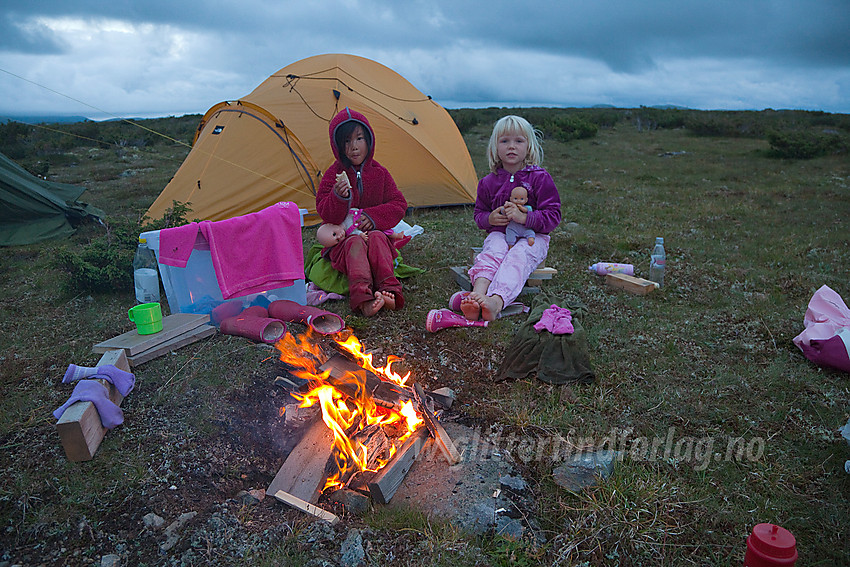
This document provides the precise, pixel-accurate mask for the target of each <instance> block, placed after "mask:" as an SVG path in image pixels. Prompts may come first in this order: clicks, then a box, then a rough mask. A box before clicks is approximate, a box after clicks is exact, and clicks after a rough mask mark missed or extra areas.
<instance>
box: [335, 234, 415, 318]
mask: <svg viewBox="0 0 850 567" xmlns="http://www.w3.org/2000/svg"><path fill="white" fill-rule="evenodd" d="M396 256H398V252H397V251H396V249H395V248H394V247H393V245H392V244H390V239H389V238H387V235H386V234H384V233H383V232H381V231H380V230H373V231H371V232H370V233H369V240H368V242H367V241H366V239H364V238H363V237H361V236H359V235H356V234H353V235H351V236H349V237H347V238H346V239H345V240H343V241H342V242H340V243H339V244H337V245H336V246H334V247H332V248H331V249H330V253H329V254H328V257H329V259H330V261H331V266H332V267H333V268H334V269H335V270H338V271H340V272H342V273H343V274H345V275H346V276H348V301H349V304H350V305H351V310H352V311H357V310H359V309H360V307H361V306H362V305H363V303H365V302H366V301H369V300H371V299H375V292H376V291H389V292H392V293H393V294H394V295H395V304H396V309H401V308H402V307H403V306H404V296H403V295H402V294H401V283H400V282H399V281H398V279H397V278H396V277H395V273H394V268H395V264H394V260H395V257H396Z"/></svg>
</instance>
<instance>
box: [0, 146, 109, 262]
mask: <svg viewBox="0 0 850 567" xmlns="http://www.w3.org/2000/svg"><path fill="white" fill-rule="evenodd" d="M83 191H85V188H84V187H77V186H76V185H69V184H67V183H55V182H52V181H46V180H44V179H39V178H38V177H36V176H34V175H32V174H31V173H29V172H28V171H27V170H25V169H24V168H23V167H21V166H20V165H18V164H17V163H15V162H14V161H12V160H11V159H9V158H8V157H6V156H5V155H3V154H0V246H18V245H21V244H32V243H34V242H39V241H42V240H47V239H51V238H65V237H68V236H70V235H71V234H73V232H74V224H76V223H77V222H79V221H81V220H82V219H84V218H85V217H94V218H97V219H100V218H101V217H102V216H103V211H101V210H99V209H96V208H94V207H92V206H90V205H87V204H85V203H80V202H78V201H77V199H78V198H79V197H80V195H81V194H82V193H83Z"/></svg>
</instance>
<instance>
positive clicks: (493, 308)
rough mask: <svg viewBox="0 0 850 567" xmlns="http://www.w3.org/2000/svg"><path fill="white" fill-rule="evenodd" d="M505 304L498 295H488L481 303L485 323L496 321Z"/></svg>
mask: <svg viewBox="0 0 850 567" xmlns="http://www.w3.org/2000/svg"><path fill="white" fill-rule="evenodd" d="M504 306H505V302H504V301H503V300H502V298H501V297H499V296H498V295H486V296H484V299H483V300H482V301H481V318H482V319H484V320H485V321H495V320H496V317H498V316H499V313H501V312H502V307H504Z"/></svg>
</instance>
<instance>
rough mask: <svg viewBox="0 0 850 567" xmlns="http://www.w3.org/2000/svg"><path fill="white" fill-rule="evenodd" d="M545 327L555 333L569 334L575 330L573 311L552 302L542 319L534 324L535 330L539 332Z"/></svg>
mask: <svg viewBox="0 0 850 567" xmlns="http://www.w3.org/2000/svg"><path fill="white" fill-rule="evenodd" d="M543 329H546V330H547V331H549V332H550V333H552V334H553V335H569V334H571V333H573V332H575V329H574V328H573V314H572V312H571V311H570V310H569V309H567V308H565V307H558V306H557V305H555V304H552V305H551V306H549V308H548V309H546V311H544V312H543V314H542V315H541V316H540V320H539V321H538V322H537V323H535V324H534V330H535V331H537V332H538V333H539V332H540V331H542V330H543Z"/></svg>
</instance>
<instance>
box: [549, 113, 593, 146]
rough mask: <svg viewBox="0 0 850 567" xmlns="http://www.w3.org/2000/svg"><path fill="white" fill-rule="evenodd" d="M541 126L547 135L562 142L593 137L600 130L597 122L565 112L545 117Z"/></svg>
mask: <svg viewBox="0 0 850 567" xmlns="http://www.w3.org/2000/svg"><path fill="white" fill-rule="evenodd" d="M539 128H540V130H542V131H543V133H544V134H545V135H546V136H547V137H550V138H555V139H556V140H560V141H562V142H569V141H570V140H579V139H584V138H592V137H594V136H596V133H597V132H598V131H599V128H598V127H597V126H596V124H592V123H590V122H588V121H587V120H584V119H582V118H579V117H577V116H570V115H565V114H562V115H560V116H553V117H549V118H544V119H543V120H542V121H541V123H540V125H539Z"/></svg>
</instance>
